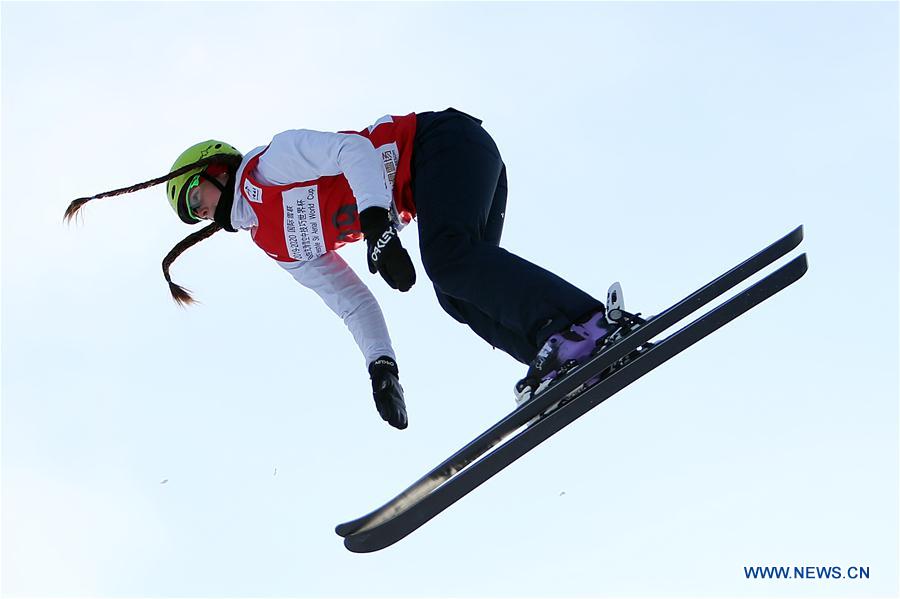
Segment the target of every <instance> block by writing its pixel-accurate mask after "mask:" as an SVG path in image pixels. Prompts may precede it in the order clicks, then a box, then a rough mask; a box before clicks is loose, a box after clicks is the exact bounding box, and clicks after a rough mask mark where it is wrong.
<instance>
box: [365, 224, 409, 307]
mask: <svg viewBox="0 0 900 599" xmlns="http://www.w3.org/2000/svg"><path fill="white" fill-rule="evenodd" d="M359 225H360V228H361V229H362V232H363V235H364V236H365V238H366V245H367V246H368V255H367V256H366V258H367V260H368V262H369V272H371V273H372V274H373V275H374V274H375V273H376V272H378V273H381V278H383V279H384V280H385V281H387V284H388V285H390V286H391V287H393V288H394V289H399V290H400V291H409V288H410V287H412V286H413V284H414V283H415V282H416V269H415V268H413V263H412V260H411V259H410V257H409V252H407V251H406V250H405V249H403V246H402V245H400V233H399V232H398V231H397V227H395V226H394V225H393V224H392V223H391V219H390V218H389V217H388V211H387V210H386V209H384V208H377V207H373V208H366V209H365V210H363V211H362V212H360V214H359Z"/></svg>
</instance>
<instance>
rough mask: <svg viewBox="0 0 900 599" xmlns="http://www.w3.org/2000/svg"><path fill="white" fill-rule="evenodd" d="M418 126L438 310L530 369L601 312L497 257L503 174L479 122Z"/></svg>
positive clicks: (439, 118)
mask: <svg viewBox="0 0 900 599" xmlns="http://www.w3.org/2000/svg"><path fill="white" fill-rule="evenodd" d="M416 126H417V130H416V137H415V142H414V144H413V156H412V161H413V181H412V189H413V196H414V198H415V202H416V211H417V215H418V223H419V243H420V250H421V254H422V262H423V265H424V267H425V272H426V274H427V275H428V277H429V278H430V279H431V281H432V283H433V284H434V290H435V293H436V294H437V298H438V302H440V304H441V307H443V308H444V310H445V311H446V312H447V313H448V314H450V315H451V316H452V317H453V318H455V319H456V320H458V321H459V322H461V323H464V324H466V325H468V326H469V327H470V328H471V329H472V330H473V331H475V333H476V334H478V336H479V337H481V338H482V339H484V340H485V341H487V342H488V343H490V344H491V345H492V346H494V347H497V348H500V349H502V350H503V351H505V352H506V353H508V354H509V355H511V356H512V357H514V358H515V359H517V360H519V361H520V362H523V363H525V364H527V363H529V362H531V360H532V359H534V357H535V355H536V354H537V352H538V349H540V347H541V345H543V343H544V341H546V339H547V338H548V337H549V336H550V335H552V334H553V333H556V332H559V331H560V330H562V329H565V328H567V327H568V326H569V325H570V324H571V323H572V322H575V321H576V320H577V319H579V318H581V317H584V316H587V315H589V314H590V313H592V312H593V311H595V310H597V309H599V308H600V307H601V306H602V302H599V301H597V300H596V299H595V298H593V297H591V296H590V295H588V294H587V293H585V292H583V291H581V290H580V289H578V288H577V287H575V286H573V285H571V284H570V283H567V282H566V281H564V280H563V279H561V278H560V277H558V276H556V275H554V274H553V273H551V272H549V271H547V270H544V269H543V268H541V267H539V266H536V265H534V264H532V263H531V262H528V261H527V260H524V259H522V258H520V257H518V256H516V255H515V254H511V253H510V252H507V251H506V250H504V249H503V248H501V247H500V235H501V233H502V231H503V219H504V216H505V213H506V166H505V165H504V164H503V160H502V159H501V158H500V152H499V150H498V149H497V145H496V144H495V143H494V140H493V139H491V136H490V135H488V133H487V131H485V130H484V129H482V127H481V121H480V120H478V119H476V118H474V117H471V116H469V115H467V114H465V113H462V112H459V111H456V110H454V109H452V108H450V109H448V110H445V111H442V112H425V113H421V114H419V115H418V116H417V123H416Z"/></svg>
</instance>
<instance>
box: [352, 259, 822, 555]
mask: <svg viewBox="0 0 900 599" xmlns="http://www.w3.org/2000/svg"><path fill="white" fill-rule="evenodd" d="M806 270H807V261H806V254H803V255H801V256H798V257H797V258H795V259H793V260H791V261H790V262H789V263H787V264H786V265H784V266H782V267H781V268H779V269H778V270H776V271H775V272H773V273H771V274H770V275H768V276H766V277H765V278H763V279H762V280H760V281H759V282H757V283H755V284H754V285H751V286H750V287H748V288H747V289H746V290H744V291H742V292H741V293H739V294H738V295H736V296H734V297H733V298H731V299H729V300H727V301H725V302H723V303H722V304H720V305H719V306H717V307H716V308H714V309H712V310H711V311H709V312H707V313H706V314H704V315H703V316H701V317H700V318H698V319H696V320H695V321H693V322H692V323H690V324H689V325H687V326H685V327H683V328H681V329H679V330H678V331H677V332H675V333H673V334H672V335H670V336H668V337H666V338H665V339H663V340H662V341H659V342H657V343H655V344H654V345H653V346H652V347H650V348H649V349H648V350H647V351H646V352H644V353H642V354H640V355H639V356H637V357H636V358H635V359H634V360H633V361H631V362H629V363H627V364H626V365H624V366H622V367H621V368H620V369H618V370H615V371H614V372H613V373H612V374H610V375H609V376H608V377H607V378H605V379H603V380H602V381H600V382H599V383H597V384H596V385H595V386H593V387H591V388H590V389H588V390H587V391H585V392H584V393H582V394H581V395H579V396H577V397H576V398H575V399H574V400H572V401H571V402H570V403H568V404H566V405H565V406H563V407H561V408H560V409H558V410H556V411H554V412H552V413H550V414H549V415H548V416H547V417H545V418H543V419H542V420H539V421H538V422H536V423H535V424H534V425H532V426H530V427H528V428H526V429H525V430H523V431H521V432H520V433H519V434H517V435H516V436H515V437H513V438H512V439H510V440H509V441H508V442H506V443H504V444H503V445H501V446H500V447H498V448H497V449H496V450H495V451H494V452H492V453H489V454H487V455H486V456H485V457H484V458H483V459H481V460H480V461H479V462H478V463H477V464H474V465H473V466H472V467H471V468H468V469H466V470H463V471H462V472H460V473H459V474H457V475H456V476H454V477H452V478H450V479H449V480H448V481H446V482H445V483H444V484H443V485H441V486H439V487H438V488H437V489H435V490H433V491H432V492H431V493H429V494H428V495H427V496H425V497H424V498H422V499H420V500H419V501H417V502H416V503H415V504H413V505H412V506H410V507H409V508H408V509H407V510H406V511H404V512H402V513H400V514H398V515H396V516H394V517H393V518H390V519H388V520H386V521H384V522H383V523H381V524H379V525H376V526H374V527H371V528H367V529H366V530H362V531H360V532H358V533H355V534H353V535H350V536H348V537H346V538H345V539H344V546H345V547H347V549H349V550H350V551H353V552H356V553H368V552H372V551H378V550H379V549H383V548H385V547H388V546H389V545H392V544H394V543H396V542H397V541H399V540H400V539H402V538H404V537H405V536H406V535H408V534H409V533H411V532H413V531H414V530H416V529H417V528H419V527H420V526H422V525H423V524H425V523H426V522H427V521H429V520H430V519H431V518H433V517H434V516H436V515H437V514H439V513H440V512H441V511H443V510H444V509H446V508H447V507H449V506H450V505H452V504H453V503H455V502H456V501H457V500H459V499H460V498H461V497H463V496H465V495H466V494H467V493H469V492H470V491H472V490H473V489H475V488H476V487H478V486H479V485H481V484H482V483H483V482H485V481H486V480H488V479H489V478H491V477H492V476H494V475H495V474H497V473H498V472H500V471H501V470H502V469H503V468H505V467H506V466H508V465H509V464H511V463H512V462H514V461H515V460H517V459H518V458H520V457H521V456H522V455H524V454H525V453H527V452H528V451H529V450H531V449H532V448H534V447H536V446H537V445H539V444H540V443H542V442H543V441H544V440H546V439H547V438H549V437H550V436H551V435H553V434H554V433H556V432H558V431H559V430H560V429H562V428H563V427H565V426H566V425H568V424H570V423H571V422H572V421H573V420H575V419H576V418H578V417H579V416H581V415H583V414H584V413H585V412H587V411H588V410H590V409H591V408H593V407H595V406H596V405H598V404H599V403H601V402H602V401H604V400H605V399H607V398H609V397H611V396H612V395H613V394H615V393H617V392H618V391H620V390H621V389H623V388H624V387H626V386H627V385H629V384H631V383H632V382H634V381H636V380H637V379H638V378H640V377H641V376H643V375H644V374H646V373H648V372H650V371H651V370H653V369H654V368H656V367H657V366H659V365H660V364H662V363H664V362H666V361H667V360H669V359H670V358H672V357H673V356H675V355H677V354H679V353H680V352H682V351H683V350H685V349H687V348H688V347H690V346H691V345H693V344H694V343H696V342H697V341H699V340H700V339H702V338H704V337H706V336H707V335H709V334H711V333H713V332H714V331H716V330H718V329H719V328H720V327H722V326H724V325H725V324H727V323H729V322H731V321H732V320H734V319H735V318H737V317H738V316H740V315H742V314H744V313H745V312H747V311H748V310H749V309H750V308H752V307H754V306H756V305H758V304H759V303H761V302H763V301H765V300H766V299H768V298H770V297H772V296H773V295H775V294H776V293H778V292H779V291H781V290H783V289H785V288H786V287H787V286H789V285H791V284H792V283H794V282H796V281H797V280H798V279H800V277H802V276H803V275H804V274H805V273H806Z"/></svg>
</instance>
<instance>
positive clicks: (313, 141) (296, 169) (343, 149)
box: [257, 129, 391, 212]
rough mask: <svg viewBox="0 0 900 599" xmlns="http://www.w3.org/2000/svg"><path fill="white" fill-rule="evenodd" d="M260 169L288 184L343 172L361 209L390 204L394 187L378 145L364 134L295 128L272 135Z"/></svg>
mask: <svg viewBox="0 0 900 599" xmlns="http://www.w3.org/2000/svg"><path fill="white" fill-rule="evenodd" d="M257 169H258V170H259V171H260V173H261V174H262V175H263V177H264V178H265V179H268V180H269V181H271V182H272V183H276V184H281V185H288V184H290V183H295V182H297V181H311V180H313V179H318V178H319V177H328V176H334V175H339V174H342V173H343V175H344V176H345V177H346V178H347V182H348V183H349V184H350V189H351V190H352V191H353V196H354V197H355V198H356V206H357V209H358V210H359V211H360V212H362V211H363V210H365V209H366V208H370V207H372V206H378V207H380V208H389V207H390V205H391V191H390V188H389V187H388V183H387V181H386V180H385V174H384V166H383V165H382V162H381V158H380V156H379V155H378V152H377V151H376V150H375V147H374V146H373V145H372V142H370V141H369V140H368V139H366V138H365V137H363V136H362V135H355V134H352V133H326V132H322V131H311V130H309V129H292V130H290V131H284V132H283V133H279V134H278V135H276V136H275V137H273V138H272V143H271V144H270V145H269V149H268V150H267V151H266V153H265V154H263V155H262V158H260V160H259V165H258V166H257Z"/></svg>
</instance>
